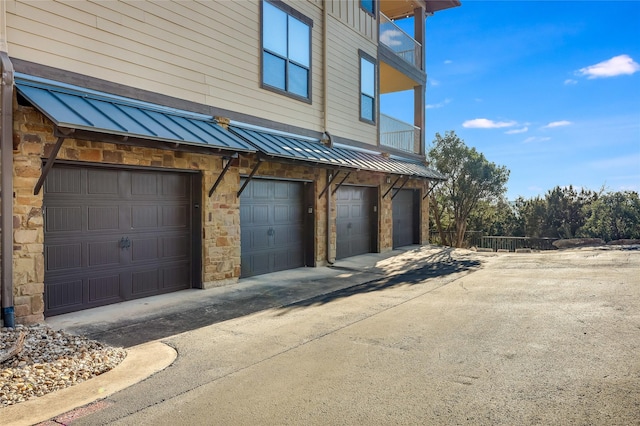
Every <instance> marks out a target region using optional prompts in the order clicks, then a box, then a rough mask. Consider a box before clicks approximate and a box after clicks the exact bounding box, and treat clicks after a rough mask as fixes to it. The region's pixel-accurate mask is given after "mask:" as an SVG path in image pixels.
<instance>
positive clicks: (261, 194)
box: [243, 180, 271, 200]
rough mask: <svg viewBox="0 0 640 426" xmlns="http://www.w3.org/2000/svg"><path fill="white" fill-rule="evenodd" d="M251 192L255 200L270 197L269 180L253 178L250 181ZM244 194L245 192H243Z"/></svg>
mask: <svg viewBox="0 0 640 426" xmlns="http://www.w3.org/2000/svg"><path fill="white" fill-rule="evenodd" d="M249 189H250V191H249V192H250V194H251V197H250V198H253V199H255V200H261V199H262V200H266V199H269V198H271V197H270V192H271V191H270V185H269V182H266V181H261V180H253V181H251V183H250V188H249ZM243 194H244V193H243Z"/></svg>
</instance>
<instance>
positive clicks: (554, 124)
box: [543, 120, 573, 129]
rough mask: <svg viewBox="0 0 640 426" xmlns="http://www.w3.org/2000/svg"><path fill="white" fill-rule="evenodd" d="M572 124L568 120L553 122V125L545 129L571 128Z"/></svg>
mask: <svg viewBox="0 0 640 426" xmlns="http://www.w3.org/2000/svg"><path fill="white" fill-rule="evenodd" d="M572 124H573V123H572V122H570V121H567V120H561V121H552V122H551V123H549V124H547V125H546V126H544V127H543V129H553V128H554V127H563V126H570V125H572Z"/></svg>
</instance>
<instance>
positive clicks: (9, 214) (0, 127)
mask: <svg viewBox="0 0 640 426" xmlns="http://www.w3.org/2000/svg"><path fill="white" fill-rule="evenodd" d="M6 15H7V13H6V0H0V21H1V22H0V71H1V72H2V77H1V78H2V81H1V85H0V91H1V93H0V155H1V156H2V158H1V159H0V172H1V174H2V183H1V184H0V196H1V197H2V209H1V210H0V214H1V215H2V223H1V226H2V229H1V235H0V239H1V241H0V250H1V253H0V268H2V272H1V275H0V301H1V306H2V319H3V324H4V326H5V327H14V326H15V312H14V306H13V64H12V63H11V60H10V59H9V54H8V45H7V41H6V34H7V31H6V22H7V20H6V17H7V16H6Z"/></svg>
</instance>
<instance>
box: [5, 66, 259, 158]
mask: <svg viewBox="0 0 640 426" xmlns="http://www.w3.org/2000/svg"><path fill="white" fill-rule="evenodd" d="M15 85H16V88H17V90H18V91H19V92H20V94H21V95H22V96H24V97H25V98H26V99H27V100H28V101H29V102H30V103H31V104H33V105H34V106H35V107H36V108H37V109H38V110H40V111H41V112H42V113H43V114H44V115H45V116H46V117H47V118H49V119H50V120H51V121H52V122H53V123H54V124H55V125H56V126H57V127H58V128H65V129H76V130H83V131H89V132H94V133H101V134H108V135H117V136H126V137H131V138H137V139H146V140H155V141H162V142H171V143H179V144H185V145H194V146H206V147H211V148H216V149H221V150H227V151H237V152H256V150H255V149H254V148H253V146H252V145H250V144H248V143H246V142H245V141H244V140H242V139H241V138H239V137H238V136H236V135H235V134H233V133H231V132H229V131H227V130H225V129H223V128H222V127H221V126H220V125H218V124H217V122H216V121H215V120H214V119H213V117H211V116H207V115H203V114H197V113H191V112H189V111H183V110H178V109H173V108H169V107H165V106H163V105H157V104H151V103H147V102H142V101H137V100H135V99H129V98H124V97H120V96H115V95H110V94H108V93H102V92H96V91H94V90H89V89H87V90H84V89H83V88H81V87H77V86H71V85H67V84H62V83H58V82H54V81H49V80H44V79H40V78H32V79H30V78H29V76H25V75H23V74H21V75H19V76H18V78H16V81H15Z"/></svg>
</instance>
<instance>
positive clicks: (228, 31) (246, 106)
mask: <svg viewBox="0 0 640 426" xmlns="http://www.w3.org/2000/svg"><path fill="white" fill-rule="evenodd" d="M288 3H289V4H290V5H291V6H292V7H293V8H295V9H296V10H298V11H299V12H300V13H302V14H303V15H305V16H307V17H309V18H310V19H312V20H313V23H314V26H313V31H312V52H313V57H312V70H311V71H312V72H311V76H312V85H311V87H312V104H307V103H304V102H300V101H298V100H295V99H292V98H289V97H287V96H283V95H280V94H277V93H274V92H272V91H269V90H265V89H262V88H260V56H261V47H260V42H259V35H260V16H259V2H258V1H247V0H243V1H216V2H212V1H206V0H197V1H196V0H193V1H179V2H175V1H160V2H149V1H143V0H140V1H130V2H115V1H67V2H52V1H45V2H30V1H18V2H9V3H8V5H9V6H8V11H9V14H10V16H9V19H8V22H7V24H8V27H9V42H10V52H11V54H12V56H15V57H17V58H20V59H24V60H27V61H31V62H37V63H42V64H43V65H47V66H52V67H56V68H61V69H68V70H71V71H74V72H76V73H79V74H86V75H89V76H92V77H97V78H101V79H105V80H108V81H113V82H115V83H120V84H124V85H127V86H132V87H136V88H140V89H144V90H149V91H152V92H157V93H161V94H164V95H168V96H172V97H176V98H179V99H185V100H189V101H194V102H199V103H204V104H208V105H212V106H214V107H217V108H221V109H227V110H231V111H235V112H238V113H241V114H248V115H252V116H257V117H260V118H264V119H268V120H273V121H276V122H280V123H284V124H288V125H292V126H297V127H303V128H307V129H310V130H316V131H320V130H322V116H323V112H322V110H323V87H322V84H323V83H322V82H323V66H322V60H323V57H322V50H323V49H322V24H323V18H322V13H323V11H322V7H323V2H322V0H308V1H290V2H288ZM327 5H328V7H329V11H328V12H329V21H330V28H329V31H328V35H329V37H330V39H329V64H328V67H329V76H328V79H329V87H328V88H327V89H328V90H329V102H330V110H329V113H328V118H329V120H330V126H329V129H330V130H331V131H332V133H333V134H335V135H337V136H341V137H346V138H350V139H356V140H360V141H365V142H366V141H370V140H371V137H372V135H373V137H375V126H370V125H366V124H364V123H362V122H360V121H359V119H358V111H359V91H358V82H359V78H358V73H359V63H358V49H362V50H365V51H367V52H369V53H371V54H372V55H373V56H374V57H375V56H376V49H375V44H373V43H372V41H371V37H372V36H371V35H370V34H368V33H369V32H371V31H373V29H374V28H375V21H374V20H372V19H370V16H369V15H367V14H366V13H365V14H364V15H362V13H363V12H362V10H361V9H360V8H359V4H358V2H356V1H338V0H329V1H328V2H327ZM52 17H53V18H52ZM334 128H335V129H334Z"/></svg>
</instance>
